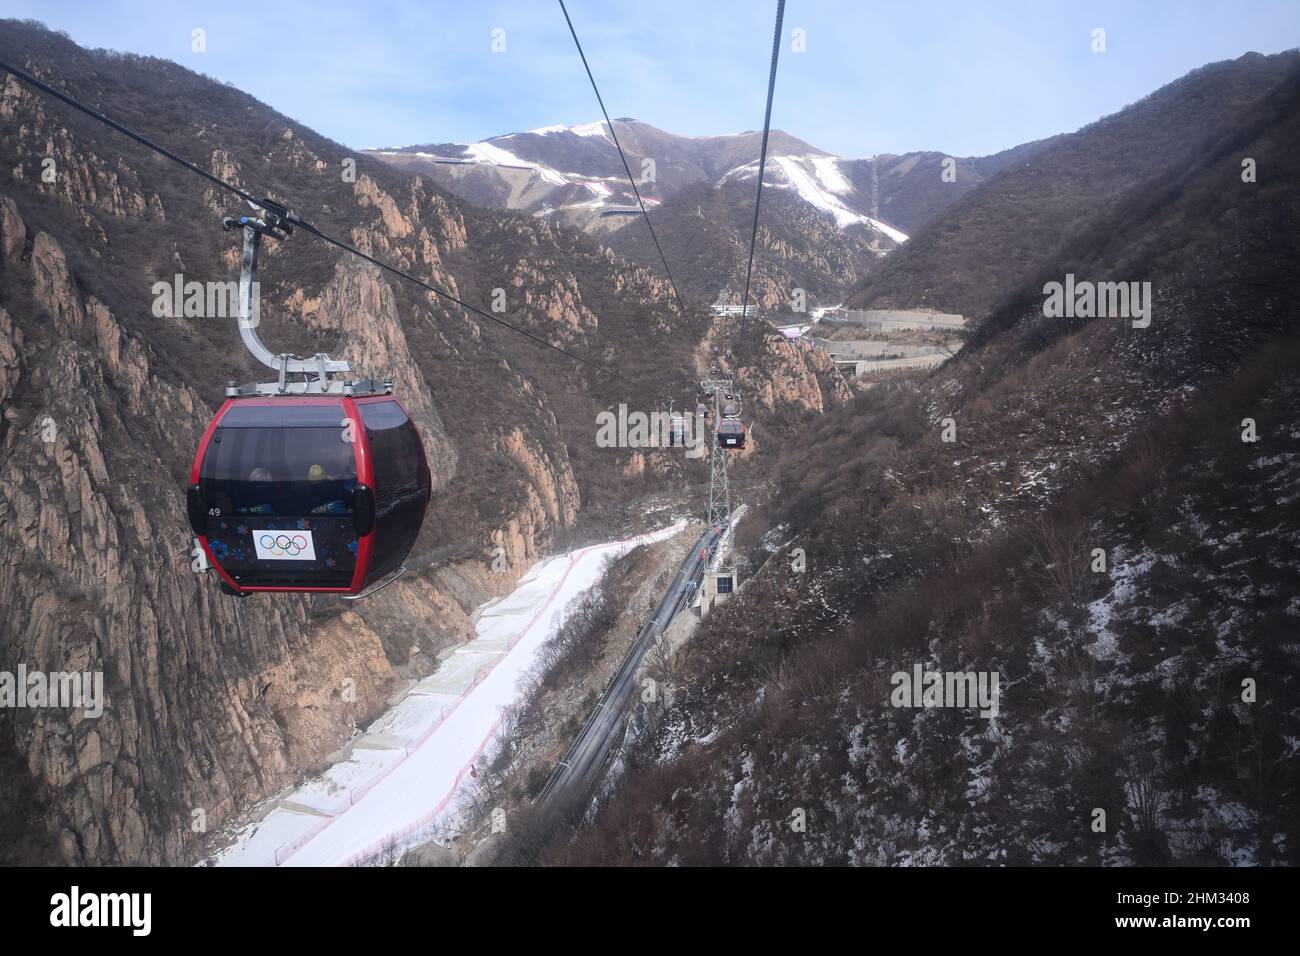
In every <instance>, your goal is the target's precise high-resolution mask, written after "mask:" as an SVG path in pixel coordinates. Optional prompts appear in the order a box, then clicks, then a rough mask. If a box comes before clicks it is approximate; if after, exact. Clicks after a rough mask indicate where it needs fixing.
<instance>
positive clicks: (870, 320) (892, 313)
mask: <svg viewBox="0 0 1300 956" xmlns="http://www.w3.org/2000/svg"><path fill="white" fill-rule="evenodd" d="M822 321H823V322H825V323H827V324H828V325H854V326H859V327H861V328H864V329H869V330H871V331H873V332H908V331H922V332H930V331H957V330H959V329H962V328H965V326H966V318H965V316H961V315H957V314H955V313H952V312H930V311H928V310H925V309H837V310H836V311H835V313H834V314H831V313H830V312H827V313H826V315H824V316H823V317H822Z"/></svg>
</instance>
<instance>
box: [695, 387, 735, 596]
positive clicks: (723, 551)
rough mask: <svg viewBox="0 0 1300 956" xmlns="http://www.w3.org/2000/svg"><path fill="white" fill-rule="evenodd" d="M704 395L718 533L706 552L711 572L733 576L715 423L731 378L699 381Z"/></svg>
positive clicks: (723, 463) (726, 487)
mask: <svg viewBox="0 0 1300 956" xmlns="http://www.w3.org/2000/svg"><path fill="white" fill-rule="evenodd" d="M700 386H701V387H702V388H703V389H704V391H705V393H706V394H712V396H713V424H712V426H711V427H710V428H709V431H710V432H711V433H712V435H711V436H710V437H711V439H712V441H711V443H710V454H709V511H708V522H709V527H711V528H716V527H720V528H722V529H723V531H722V534H721V535H720V536H719V537H718V540H717V543H716V544H715V545H714V546H713V553H712V554H710V555H709V567H710V569H711V570H713V571H726V572H730V573H731V575H732V578H733V580H734V578H735V565H736V562H735V556H734V554H733V553H732V546H731V542H732V533H731V484H730V483H729V482H728V480H727V452H726V449H724V448H723V447H722V446H721V445H720V444H718V423H719V422H720V421H722V396H723V395H731V394H732V390H733V382H732V380H731V379H729V378H727V379H705V380H704V381H703V382H701V383H700Z"/></svg>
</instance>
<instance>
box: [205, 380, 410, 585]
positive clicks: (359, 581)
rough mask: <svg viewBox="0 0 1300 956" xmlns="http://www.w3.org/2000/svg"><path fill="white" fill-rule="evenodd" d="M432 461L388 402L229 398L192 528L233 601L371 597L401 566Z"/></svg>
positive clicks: (386, 398)
mask: <svg viewBox="0 0 1300 956" xmlns="http://www.w3.org/2000/svg"><path fill="white" fill-rule="evenodd" d="M429 493H430V478H429V465H428V462H427V461H426V459H425V456H424V446H423V444H422V443H421V441H420V435H419V433H418V432H417V431H416V428H415V425H414V423H413V422H412V421H411V419H410V416H408V415H407V413H406V409H404V408H403V407H402V405H401V403H400V402H398V401H397V399H395V398H393V397H392V396H391V395H375V396H365V397H360V396H359V397H355V398H354V397H351V396H344V395H309V396H300V397H288V396H275V397H247V398H231V399H229V400H228V401H226V403H225V404H224V405H222V406H221V409H220V411H218V412H217V414H216V417H215V418H213V420H212V424H210V425H209V426H208V429H207V431H206V432H205V433H204V435H203V441H202V442H201V443H200V445H199V450H198V453H197V454H196V455H195V456H194V465H193V467H192V469H191V471H190V487H189V495H188V502H187V504H188V511H189V519H190V526H191V527H192V528H193V530H194V533H195V534H196V535H198V539H199V543H200V545H201V546H202V547H203V550H204V551H205V552H206V553H207V557H208V560H209V562H210V563H211V564H212V566H213V567H214V568H215V569H216V572H217V574H218V575H220V577H221V583H222V589H223V590H225V591H227V592H228V593H234V594H240V595H244V594H248V593H250V592H255V591H309V592H326V593H335V594H342V595H359V594H362V593H365V592H367V591H368V590H370V589H371V588H373V587H374V586H376V585H378V584H379V583H380V582H382V581H384V579H385V578H388V577H389V576H390V575H393V574H394V573H396V572H397V571H399V570H401V568H402V562H403V561H405V560H406V556H407V555H408V554H409V553H410V550H411V547H412V546H413V545H414V544H415V539H416V537H417V536H418V535H419V533H420V526H421V525H422V524H423V522H424V512H425V509H426V508H427V506H428V504H429Z"/></svg>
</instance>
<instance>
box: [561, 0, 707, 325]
mask: <svg viewBox="0 0 1300 956" xmlns="http://www.w3.org/2000/svg"><path fill="white" fill-rule="evenodd" d="M560 11H561V12H562V13H563V14H564V22H565V23H567V24H568V25H569V33H570V35H572V37H573V45H574V46H576V47H577V48H578V56H580V57H581V58H582V67H583V69H585V70H586V71H587V79H589V80H591V88H592V90H593V91H594V92H595V94H596V102H597V103H599V104H600V111H601V113H603V114H604V116H605V125H606V126H607V127H608V128H609V135H610V138H611V139H612V140H613V141H614V147H615V148H616V149H617V150H618V156H619V159H621V160H623V169H624V170H625V171H626V172H627V181H628V182H630V183H631V184H632V193H633V195H635V196H636V201H637V204H638V205H639V206H640V207H641V215H643V216H644V217H645V224H646V227H647V228H648V229H649V230H650V238H651V239H653V240H654V244H655V249H656V250H658V252H659V261H660V262H662V263H663V264H664V272H665V273H667V275H668V284H669V285H671V286H672V287H673V295H674V296H676V297H677V307H678V309H679V310H680V311H681V313H682V314H683V315H685V314H686V303H685V302H683V301H682V294H681V293H680V292H678V291H677V283H676V282H675V281H674V280H673V273H672V270H671V269H669V268H668V260H667V259H666V258H665V257H664V250H663V246H661V245H659V237H658V236H657V235H655V227H654V225H653V224H652V223H651V222H650V213H649V212H648V211H647V210H646V208H645V201H644V200H643V199H642V198H641V190H639V189H637V187H636V177H635V176H633V175H632V167H631V166H629V165H628V162H627V156H626V155H625V154H624V153H623V147H622V145H621V144H620V143H619V141H618V134H617V133H616V132H614V124H613V123H612V122H611V121H610V118H609V110H607V109H605V99H604V97H602V96H601V95H600V87H598V86H597V85H596V77H595V76H593V75H592V72H591V66H590V65H589V64H588V63H587V54H585V53H583V52H582V43H580V42H579V40H578V31H577V30H575V29H574V28H573V21H572V20H571V19H569V11H568V8H566V7H565V6H564V0H560Z"/></svg>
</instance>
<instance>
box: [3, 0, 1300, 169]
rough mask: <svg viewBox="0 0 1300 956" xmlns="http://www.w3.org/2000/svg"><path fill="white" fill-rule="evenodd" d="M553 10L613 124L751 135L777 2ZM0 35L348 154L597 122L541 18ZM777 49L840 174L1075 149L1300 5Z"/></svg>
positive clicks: (1003, 3) (838, 5) (406, 6)
mask: <svg viewBox="0 0 1300 956" xmlns="http://www.w3.org/2000/svg"><path fill="white" fill-rule="evenodd" d="M566 2H568V6H569V12H570V15H571V16H572V17H573V19H574V23H575V25H576V27H577V29H578V35H579V37H580V38H581V39H582V42H583V45H584V47H585V48H586V51H587V56H588V58H589V59H590V61H591V65H592V69H593V71H594V72H595V74H596V79H597V81H598V82H599V83H600V85H601V92H602V93H603V94H604V96H605V102H606V105H607V106H608V107H609V109H610V114H611V115H612V116H633V117H636V118H637V119H641V120H645V121H647V122H650V123H653V124H655V125H656V126H660V127H662V128H664V129H667V130H669V131H671V132H675V133H682V134H686V135H707V134H713V133H728V132H739V131H741V130H746V129H756V128H761V126H762V122H763V100H764V96H765V92H766V89H765V85H766V78H767V65H768V56H769V53H770V50H771V31H772V21H773V16H774V12H775V8H776V4H775V0H763V2H757V0H718V2H708V0H566ZM3 15H4V16H9V17H21V18H31V19H35V20H40V21H42V22H44V23H46V24H47V25H48V26H50V27H52V28H54V29H59V30H64V31H66V32H67V33H68V34H70V35H71V36H72V38H73V39H74V40H76V41H77V42H78V43H80V44H82V45H83V46H90V47H106V48H109V49H116V50H127V51H130V52H133V53H141V54H150V55H154V56H160V57H166V58H168V59H172V60H175V61H177V62H178V63H181V64H183V65H185V66H188V67H190V68H191V69H194V70H197V71H199V72H201V73H206V74H208V75H209V76H212V77H215V78H217V79H220V80H227V81H229V82H231V83H233V84H235V85H236V86H238V87H240V88H241V89H244V90H246V91H248V92H249V93H251V94H253V95H254V96H256V97H258V98H259V99H261V100H264V101H265V102H267V103H269V104H270V105H272V106H273V107H275V108H276V109H278V110H280V111H281V112H283V113H285V114H287V115H289V116H291V117H293V118H295V119H296V120H298V121H299V122H302V123H305V124H306V125H308V126H310V127H312V128H314V129H316V130H317V131H318V132H321V133H323V134H325V135H327V136H330V137H331V138H333V139H336V140H338V141H340V142H342V143H344V144H346V145H348V146H352V147H367V146H381V145H401V144H408V143H417V142H445V141H450V140H457V141H472V140H477V139H483V138H486V137H488V136H492V135H496V134H499V133H508V132H514V131H517V130H521V129H529V128H533V127H538V126H547V125H551V124H555V123H577V122H585V121H589V120H593V119H596V118H598V117H599V115H600V114H599V108H598V107H597V105H596V102H595V98H594V96H593V94H592V92H591V89H590V87H589V86H588V84H587V79H586V76H585V74H584V73H583V72H582V66H581V63H580V62H579V60H578V58H577V54H576V52H575V51H574V49H573V43H572V40H571V38H570V37H569V35H568V30H567V28H566V27H565V24H564V18H563V16H562V15H561V13H560V10H559V7H558V4H556V3H553V2H550V0H500V2H493V0H478V2H474V0H462V2H451V0H427V2H415V0H408V2H391V0H389V2H383V0H379V2H368V0H350V2H332V0H322V2H307V0H284V2H277V0H262V2H260V3H255V4H253V3H242V2H223V3H181V4H178V3H176V2H174V0H172V2H153V0H61V2H59V3H57V4H51V3H49V2H48V0H6V2H5V3H4V9H3ZM196 27H201V28H203V29H204V30H206V39H207V51H206V52H204V53H195V52H193V51H192V50H191V31H192V30H194V29H195V28H196ZM1097 27H1101V28H1103V29H1105V31H1106V46H1107V50H1106V52H1105V53H1094V52H1092V49H1091V44H1092V31H1093V29H1094V28H1097ZM497 28H500V29H503V30H504V31H505V51H504V52H502V53H493V52H492V49H491V44H492V31H493V30H494V29H497ZM795 28H801V29H802V30H803V31H804V33H805V36H806V45H807V50H806V52H803V53H794V52H792V51H791V33H792V31H793V30H794V29H795ZM784 33H785V37H784V41H783V48H782V53H781V68H780V75H779V77H778V79H777V89H776V102H775V106H774V108H773V116H772V123H773V125H774V126H776V127H779V128H781V129H784V130H786V131H787V132H790V133H792V134H794V135H796V136H799V137H801V138H803V139H805V140H807V141H809V142H811V143H813V144H815V145H817V146H820V147H822V148H823V149H828V150H830V151H832V152H836V153H839V154H841V155H844V156H852V157H858V156H870V155H874V154H876V153H882V152H906V151H908V150H914V149H938V150H942V151H945V152H947V153H949V154H952V155H964V156H969V155H984V154H987V153H992V152H996V151H998V150H1000V149H1005V148H1007V147H1010V146H1014V145H1016V144H1018V143H1022V142H1026V141H1028V140H1032V139H1038V138H1040V137H1043V136H1049V135H1051V134H1053V133H1059V132H1064V131H1069V130H1073V129H1077V128H1078V127H1079V126H1082V125H1083V124H1085V123H1088V122H1091V121H1092V120H1095V119H1097V118H1098V117H1100V116H1103V115H1105V114H1107V113H1112V112H1114V111H1115V110H1117V109H1120V108H1121V107H1123V106H1125V105H1126V104H1128V103H1132V102H1133V101H1135V100H1137V99H1140V98H1141V97H1142V96H1145V95H1146V94H1147V93H1150V92H1151V91H1152V90H1154V89H1156V88H1157V87H1159V86H1161V85H1162V84H1164V83H1167V82H1169V81H1170V80H1173V79H1175V78H1177V77H1179V76H1181V75H1183V74H1184V73H1186V72H1187V71H1189V70H1191V69H1194V68H1195V67H1197V66H1200V65H1202V64H1204V63H1208V62H1210V61H1213V60H1222V59H1229V58H1234V57H1237V56H1240V55H1241V54H1242V53H1245V52H1247V51H1249V50H1256V51H1259V52H1261V53H1275V52H1278V51H1280V50H1284V49H1288V48H1292V47H1295V46H1297V45H1300V2H1297V0H1250V2H1244V0H1231V2H1229V0H1222V2H1221V0H1184V2H1175V0H1129V2H1109V0H1105V2H1093V0H1074V2H1069V0H973V2H972V0H963V2H953V0H891V2H888V3H883V2H874V0H856V2H855V0H790V2H788V3H787V6H786V18H785V30H784ZM277 50H278V51H282V52H281V53H280V55H276V52H275V51H277Z"/></svg>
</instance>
